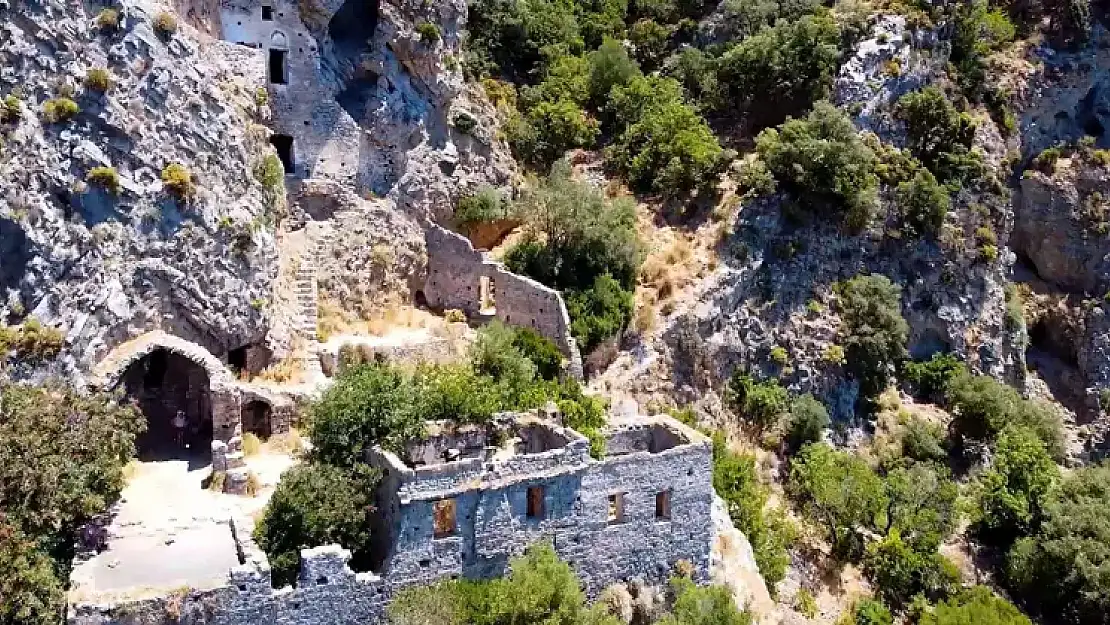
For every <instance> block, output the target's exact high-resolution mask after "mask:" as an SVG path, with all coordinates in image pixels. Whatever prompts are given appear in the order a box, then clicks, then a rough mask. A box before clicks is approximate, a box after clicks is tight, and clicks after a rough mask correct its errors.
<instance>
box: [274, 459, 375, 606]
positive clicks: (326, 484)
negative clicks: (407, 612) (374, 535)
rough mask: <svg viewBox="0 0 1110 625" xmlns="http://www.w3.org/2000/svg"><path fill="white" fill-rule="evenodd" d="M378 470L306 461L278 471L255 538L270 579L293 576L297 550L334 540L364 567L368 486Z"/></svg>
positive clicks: (278, 581)
mask: <svg viewBox="0 0 1110 625" xmlns="http://www.w3.org/2000/svg"><path fill="white" fill-rule="evenodd" d="M379 477H380V473H379V472H378V471H377V470H376V469H372V468H370V467H369V466H368V465H365V464H362V465H360V466H358V467H357V468H350V469H344V468H340V467H335V466H331V465H327V464H319V463H309V464H303V465H298V466H295V467H292V468H291V469H289V470H288V471H286V472H285V473H283V474H282V476H281V481H280V482H278V485H277V488H276V489H275V490H274V494H273V496H272V497H271V498H270V501H269V503H268V504H267V505H266V509H265V511H264V512H263V515H262V518H261V520H259V522H258V525H257V527H255V530H254V539H255V541H257V542H258V546H259V547H260V548H261V549H262V551H264V552H265V553H266V556H267V557H268V558H269V560H270V569H271V575H272V576H273V583H274V584H275V585H278V586H283V585H286V584H292V583H294V582H295V581H296V580H297V571H298V569H299V568H300V560H301V551H300V550H301V549H302V548H304V547H306V546H312V545H327V544H332V543H337V544H340V545H342V546H343V547H345V548H347V549H350V550H351V567H352V568H354V569H355V570H363V571H365V570H369V556H370V553H369V549H370V518H369V515H368V514H367V511H368V510H369V509H370V508H371V507H372V506H373V503H374V502H373V490H374V488H375V487H376V485H377V481H378V479H379Z"/></svg>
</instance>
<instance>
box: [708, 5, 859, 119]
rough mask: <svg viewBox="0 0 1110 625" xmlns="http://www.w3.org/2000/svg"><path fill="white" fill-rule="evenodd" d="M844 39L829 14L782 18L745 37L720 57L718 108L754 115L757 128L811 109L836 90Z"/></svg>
mask: <svg viewBox="0 0 1110 625" xmlns="http://www.w3.org/2000/svg"><path fill="white" fill-rule="evenodd" d="M840 41H841V33H840V28H839V27H838V26H837V23H836V20H834V19H833V18H832V17H831V16H828V15H807V16H805V17H802V18H801V19H799V20H797V21H794V22H790V21H782V22H779V23H778V24H776V25H775V26H772V27H770V28H767V29H766V30H763V31H760V32H757V33H756V34H754V35H752V36H751V37H748V38H746V39H744V40H742V41H741V42H740V43H739V44H738V45H736V46H735V47H733V48H732V49H730V50H728V51H727V52H725V53H724V54H723V55H721V57H720V59H718V60H717V63H716V67H717V71H716V82H717V85H718V91H717V93H716V94H715V95H714V96H713V97H714V100H715V101H714V105H715V108H716V109H717V110H718V111H719V112H722V113H725V112H727V113H729V114H734V113H743V114H746V115H748V116H749V117H750V120H749V123H750V124H751V125H752V126H753V127H754V128H755V129H759V128H764V127H766V126H772V125H775V124H779V123H781V122H782V121H783V120H784V119H786V117H787V116H790V115H800V114H803V113H805V111H807V110H808V109H809V108H810V106H812V105H813V103H814V102H817V101H818V100H823V99H825V98H827V97H828V95H829V93H830V91H831V89H832V83H833V77H834V76H835V75H836V70H837V67H838V65H839V62H840Z"/></svg>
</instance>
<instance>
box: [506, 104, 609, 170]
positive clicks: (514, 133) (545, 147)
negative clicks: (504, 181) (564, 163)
mask: <svg viewBox="0 0 1110 625" xmlns="http://www.w3.org/2000/svg"><path fill="white" fill-rule="evenodd" d="M598 128H599V125H598V122H597V120H595V119H593V118H592V117H590V116H589V114H587V113H586V111H585V110H583V109H582V107H581V106H579V105H578V104H576V103H574V102H572V101H570V100H558V101H555V102H549V101H544V102H540V103H538V104H536V105H535V106H533V107H532V108H530V109H529V110H528V111H527V112H526V113H525V114H524V115H522V116H517V117H514V118H513V119H511V120H510V123H509V124H507V125H506V127H505V134H506V136H507V137H508V140H509V145H510V146H511V147H512V148H513V152H514V154H516V155H517V157H518V158H520V159H521V160H524V161H526V162H528V163H531V164H533V165H535V166H539V167H546V166H548V165H550V164H551V163H554V162H555V161H556V160H558V159H559V158H561V157H562V156H563V154H565V153H566V152H567V150H571V149H573V148H582V147H589V146H592V145H593V144H594V141H595V140H596V139H597V135H598Z"/></svg>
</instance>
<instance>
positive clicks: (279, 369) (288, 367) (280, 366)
mask: <svg viewBox="0 0 1110 625" xmlns="http://www.w3.org/2000/svg"><path fill="white" fill-rule="evenodd" d="M301 373H302V371H301V365H300V363H299V362H298V361H297V359H296V358H294V357H293V356H288V357H286V358H284V359H283V360H280V361H278V362H275V363H274V364H272V365H270V366H269V367H266V368H265V369H263V370H262V371H261V372H260V373H259V374H258V375H257V376H256V377H255V378H254V379H256V380H262V381H265V382H275V383H277V384H288V383H293V382H297V381H299V380H300V378H301Z"/></svg>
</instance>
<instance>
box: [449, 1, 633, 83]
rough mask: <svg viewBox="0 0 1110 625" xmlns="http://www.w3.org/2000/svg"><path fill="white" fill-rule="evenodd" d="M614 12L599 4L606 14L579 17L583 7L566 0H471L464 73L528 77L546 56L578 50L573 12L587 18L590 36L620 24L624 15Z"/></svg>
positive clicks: (579, 38)
mask: <svg viewBox="0 0 1110 625" xmlns="http://www.w3.org/2000/svg"><path fill="white" fill-rule="evenodd" d="M616 11H618V12H619V14H618V15H614V14H613V12H614V8H610V7H604V8H601V12H602V13H607V14H606V15H598V14H597V13H595V12H592V11H591V12H589V13H590V14H589V15H585V13H586V11H585V9H584V7H583V8H582V9H579V7H577V6H576V3H574V2H568V1H566V0H534V1H531V2H512V3H506V2H498V1H495V0H476V1H475V2H472V3H471V4H470V6H469V11H468V16H467V30H468V45H467V48H466V59H465V66H466V69H467V72H468V73H469V74H470V75H472V76H475V77H483V76H487V75H490V74H498V73H500V74H503V75H504V76H506V77H507V78H509V79H512V80H516V81H521V82H524V81H528V80H529V79H530V78H532V77H535V76H536V74H537V73H538V70H542V68H543V67H544V65H545V64H546V63H548V62H550V61H551V60H554V59H557V58H559V57H561V56H567V55H577V54H580V53H581V52H582V51H583V50H584V48H585V41H584V40H583V34H584V33H583V29H582V27H581V26H580V25H579V19H578V17H579V15H582V16H583V17H586V18H587V19H586V20H584V21H587V22H589V27H590V33H589V34H590V35H591V36H592V37H603V36H606V35H609V36H612V35H613V34H616V32H615V30H616V29H622V28H623V17H624V13H623V11H620V10H619V8H616ZM595 41H600V39H595ZM594 45H596V43H595V44H594Z"/></svg>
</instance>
